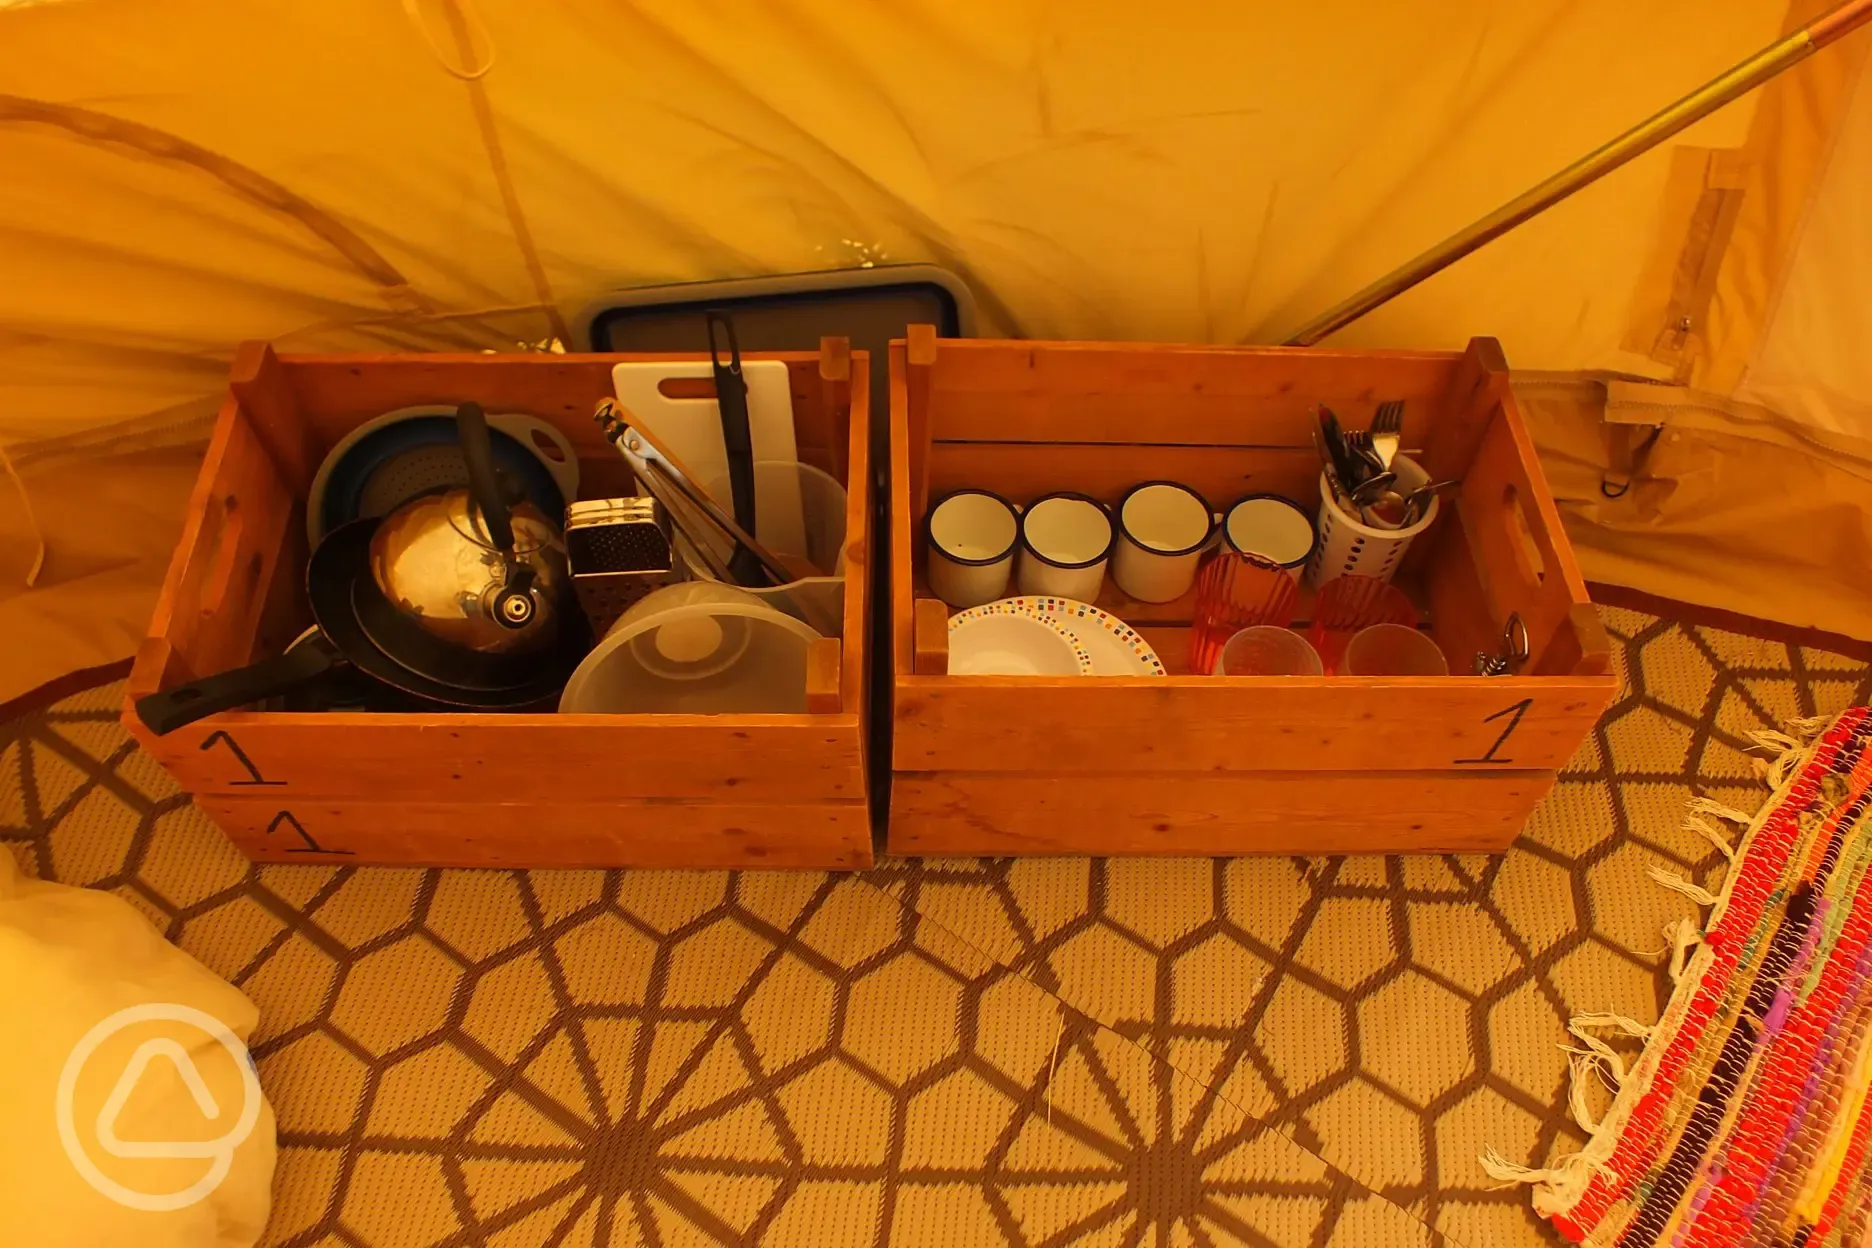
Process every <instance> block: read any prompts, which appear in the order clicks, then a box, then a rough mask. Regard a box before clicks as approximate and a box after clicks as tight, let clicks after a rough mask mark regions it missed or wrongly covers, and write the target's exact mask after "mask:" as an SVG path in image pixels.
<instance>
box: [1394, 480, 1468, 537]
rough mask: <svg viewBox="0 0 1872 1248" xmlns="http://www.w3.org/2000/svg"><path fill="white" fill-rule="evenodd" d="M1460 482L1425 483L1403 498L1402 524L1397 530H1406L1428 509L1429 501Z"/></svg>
mask: <svg viewBox="0 0 1872 1248" xmlns="http://www.w3.org/2000/svg"><path fill="white" fill-rule="evenodd" d="M1461 484H1462V482H1460V481H1427V482H1425V483H1424V484H1422V485H1420V486H1418V487H1417V488H1416V489H1414V490H1412V491H1411V492H1410V493H1409V494H1406V495H1405V496H1404V523H1403V524H1401V525H1399V526H1398V527H1399V528H1404V529H1408V528H1409V527H1410V526H1411V525H1413V524H1416V523H1417V521H1418V519H1419V518H1420V517H1422V515H1423V513H1424V512H1425V511H1427V510H1428V509H1429V507H1430V500H1431V499H1432V498H1434V497H1436V496H1437V495H1438V494H1441V493H1442V492H1443V491H1444V490H1450V489H1454V488H1456V487H1457V486H1459V485H1461Z"/></svg>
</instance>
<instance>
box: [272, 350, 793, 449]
mask: <svg viewBox="0 0 1872 1248" xmlns="http://www.w3.org/2000/svg"><path fill="white" fill-rule="evenodd" d="M279 358H280V363H281V364H282V365H283V366H284V368H285V372H286V377H287V380H288V382H289V383H290V384H291V387H292V391H293V393H294V394H295V395H296V396H297V398H298V401H299V410H300V411H301V412H302V413H303V414H304V416H305V419H306V422H307V424H308V425H309V426H310V427H311V429H312V432H313V434H314V436H315V438H316V439H318V440H320V441H321V442H322V443H323V444H324V445H327V446H329V445H332V444H334V443H336V442H337V441H338V440H339V439H340V438H342V437H343V436H344V435H345V434H347V433H349V432H350V431H351V430H352V429H354V428H356V427H357V426H358V424H360V423H361V422H363V421H365V420H368V419H369V418H371V417H373V416H378V415H381V414H382V413H384V412H388V411H394V410H395V409H397V408H400V407H416V406H420V405H425V404H446V403H457V402H460V401H461V400H463V399H474V400H475V401H476V402H478V403H480V404H481V405H482V406H483V407H484V408H486V409H487V410H488V411H490V412H503V411H512V412H525V413H527V414H528V415H532V416H537V417H539V418H540V419H542V420H545V421H548V422H550V423H551V424H553V425H554V426H556V427H557V428H558V429H559V431H560V432H561V433H563V434H565V435H566V437H567V438H568V439H569V440H570V441H571V443H572V445H573V446H574V447H575V448H576V449H577V450H578V452H579V455H580V458H581V459H583V458H585V457H586V456H590V457H592V458H596V459H602V458H604V457H606V456H611V457H614V458H615V456H616V452H615V451H613V450H612V449H611V447H610V445H609V444H608V443H607V442H605V440H604V438H603V435H601V434H600V433H599V431H598V427H597V426H596V425H595V424H593V423H592V418H591V414H592V409H593V408H595V407H596V406H597V405H598V401H599V400H600V399H603V398H610V397H613V392H612V388H611V369H612V367H613V366H614V365H617V364H621V363H628V362H630V361H632V360H706V359H708V355H707V354H706V353H676V354H661V353H660V354H648V355H642V354H618V355H545V354H540V353H535V352H519V353H513V354H497V355H403V354H395V355H283V356H281V357H279ZM744 358H745V359H748V360H781V361H783V362H785V364H786V365H787V369H788V373H789V382H790V383H791V387H792V390H793V392H794V394H795V396H796V400H797V398H798V396H801V395H807V394H817V393H818V392H819V377H818V371H819V353H818V352H816V351H751V352H749V353H748V354H747V355H746V356H745V357H744ZM816 427H817V426H816V425H815V424H814V423H813V422H812V421H810V420H809V422H808V425H807V431H808V432H809V433H810V432H813V431H815V430H816ZM796 433H797V423H796ZM802 442H803V443H804V444H806V445H811V446H817V447H818V448H819V452H820V454H821V455H825V454H827V453H829V450H830V448H829V447H826V446H825V445H824V444H822V443H814V442H812V440H811V439H810V438H807V439H802ZM802 457H804V451H802ZM816 466H824V465H816Z"/></svg>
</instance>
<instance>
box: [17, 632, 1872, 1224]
mask: <svg viewBox="0 0 1872 1248" xmlns="http://www.w3.org/2000/svg"><path fill="white" fill-rule="evenodd" d="M1601 615H1602V618H1604V620H1605V622H1606V625H1607V627H1608V629H1609V630H1610V631H1611V633H1612V636H1613V642H1614V657H1615V661H1616V662H1617V664H1618V666H1619V670H1620V673H1621V675H1622V676H1623V677H1624V683H1623V688H1622V689H1621V692H1620V695H1619V697H1618V699H1617V700H1616V701H1615V702H1614V703H1613V705H1612V707H1611V708H1610V709H1609V710H1608V711H1607V713H1606V715H1605V716H1604V717H1603V718H1602V719H1601V721H1600V723H1599V725H1598V726H1597V727H1596V728H1595V730H1594V732H1593V734H1592V736H1591V738H1590V739H1589V740H1588V741H1587V742H1586V744H1585V745H1584V746H1583V747H1582V748H1581V750H1580V752H1579V754H1578V756H1577V757H1576V758H1575V759H1574V760H1573V761H1572V762H1571V764H1570V765H1569V766H1568V768H1567V769H1566V771H1565V772H1564V774H1563V775H1562V777H1561V779H1560V783H1559V785H1558V786H1557V787H1556V789H1555V791H1554V792H1553V794H1552V795H1551V796H1550V797H1549V798H1548V799H1547V800H1546V801H1545V802H1544V803H1543V804H1542V806H1541V807H1540V808H1539V809H1538V810H1537V811H1536V813H1535V815H1534V817H1533V819H1532V820H1531V821H1530V823H1529V825H1528V827H1527V829H1526V831H1525V832H1524V834H1523V835H1522V837H1521V839H1520V840H1519V841H1518V842H1517V843H1516V845H1515V846H1514V847H1513V848H1512V849H1511V850H1510V851H1509V852H1508V853H1506V854H1504V855H1499V856H1493V857H1488V856H1470V855H1455V856H1441V857H1330V858H1328V857H1322V858H1241V859H1221V860H1211V859H1084V858H1077V859H995V860H941V859H927V860H901V859H897V860H885V861H883V862H881V863H880V864H879V865H878V866H877V867H876V868H874V869H873V870H871V871H868V872H863V873H859V874H855V875H827V874H823V873H816V872H753V871H743V872H702V871H698V872H676V871H661V872H653V871H530V872H529V871H510V872H494V871H461V870H439V871H424V870H398V869H387V868H352V867H321V866H314V867H297V866H294V867H285V866H255V865H253V864H250V863H248V862H247V861H246V860H245V859H243V858H242V857H240V855H239V854H237V853H236V852H235V851H234V850H233V849H232V848H231V847H230V846H229V845H228V844H227V842H226V841H225V840H224V839H223V838H222V837H221V836H220V834H219V833H218V832H216V831H215V829H214V828H213V827H212V825H210V824H209V823H208V821H207V820H206V819H205V818H204V817H203V816H202V815H201V814H200V812H198V811H197V810H196V809H195V808H194V807H193V806H192V805H191V804H190V802H189V801H188V799H187V797H186V796H185V795H183V794H181V793H179V792H178V791H177V790H176V788H175V787H174V785H173V784H172V783H171V782H170V780H169V778H168V776H167V774H166V773H165V772H163V771H162V769H161V768H160V767H158V766H157V765H156V764H155V763H154V762H153V761H152V760H150V759H149V758H148V757H147V756H145V755H144V754H142V753H141V752H140V751H138V750H137V749H136V747H135V746H134V744H133V743H131V742H130V740H129V739H128V737H127V736H126V735H125V734H124V733H123V731H122V729H121V728H120V727H119V726H118V725H117V722H116V720H117V714H118V710H119V707H120V705H121V698H122V687H121V685H109V686H101V687H99V688H96V689H92V690H87V691H85V692H83V693H80V694H78V695H75V696H73V697H71V698H67V699H66V700H64V701H62V702H60V703H58V704H56V705H54V706H53V707H51V708H48V709H46V710H42V711H37V712H33V713H30V714H27V715H24V716H22V717H20V718H18V719H16V720H13V721H11V722H8V723H5V724H0V844H5V845H6V846H7V847H8V848H9V849H10V850H11V851H12V852H13V853H14V855H15V857H16V859H17V860H18V861H19V863H20V865H21V867H22V868H23V869H24V871H25V872H26V873H27V874H29V875H36V876H39V877H42V878H47V879H57V880H61V881H64V882H67V883H73V884H79V885H84V886H88V887H93V888H98V889H103V890H106V891H110V892H114V893H116V894H117V895H119V896H121V897H123V898H125V899H126V900H127V901H129V902H130V904H132V905H133V906H135V907H137V909H138V910H139V911H141V912H142V913H143V914H144V915H145V916H146V917H147V918H148V919H149V921H150V922H151V923H152V924H154V925H156V926H157V928H158V929H159V930H161V931H162V932H163V933H164V934H165V935H167V936H168V937H169V938H170V939H172V940H174V941H175V942H176V943H177V944H178V945H179V946H181V947H182V948H183V949H185V950H187V951H188V952H189V953H191V954H192V955H194V956H195V957H196V958H197V959H199V960H200V961H201V962H203V963H204V964H205V965H207V966H208V967H210V968H211V969H212V970H214V971H215V972H216V973H218V974H220V975H222V976H223V977H225V978H226V979H228V980H229V981H230V982H232V983H234V984H236V985H238V986H239V987H240V988H241V989H242V990H243V991H244V992H246V993H247V995H248V996H249V997H251V998H252V999H253V1000H254V1001H255V1002H256V1004H257V1005H258V1006H259V1009H260V1024H259V1027H258V1029H257V1031H256V1032H255V1035H254V1038H253V1042H252V1050H253V1053H254V1056H255V1059H256V1062H257V1064H258V1067H259V1072H260V1078H261V1084H262V1086H263V1087H264V1089H265V1090H266V1092H267V1094H268V1098H269V1100H270V1101H271V1103H272V1105H273V1108H274V1110H275V1112H276V1114H277V1116H278V1120H279V1143H280V1164H279V1167H278V1170H277V1174H276V1178H275V1189H274V1210H273V1215H272V1220H271V1222H270V1224H269V1226H268V1229H267V1234H266V1237H265V1238H264V1239H263V1240H262V1243H264V1244H267V1245H270V1246H276V1248H312V1246H317V1248H422V1246H427V1245H486V1246H488V1248H549V1246H565V1248H572V1246H580V1248H583V1246H586V1245H594V1246H595V1245H616V1246H620V1248H621V1246H623V1245H637V1244H643V1245H678V1244H682V1245H688V1244H697V1245H712V1244H734V1245H739V1244H756V1243H758V1244H773V1245H786V1244H801V1245H815V1246H817V1245H825V1246H828V1248H840V1246H842V1245H853V1246H854V1248H872V1246H874V1245H876V1246H882V1245H897V1244H906V1245H925V1244H931V1245H934V1244H941V1245H977V1244H981V1245H989V1244H1012V1245H1020V1246H1023V1248H1028V1246H1039V1245H1048V1246H1054V1245H1057V1246H1059V1248H1065V1246H1067V1245H1074V1246H1079V1245H1111V1246H1113V1248H1118V1246H1123V1245H1136V1244H1153V1245H1155V1244H1160V1245H1166V1246H1167V1245H1171V1244H1176V1245H1198V1246H1208V1245H1233V1244H1254V1245H1274V1246H1278V1248H1290V1246H1291V1248H1303V1246H1304V1248H1323V1246H1326V1245H1337V1246H1342V1248H1343V1246H1361V1248H1362V1246H1365V1245H1370V1246H1372V1248H1378V1246H1380V1245H1385V1246H1389V1245H1410V1244H1425V1245H1430V1244H1444V1243H1447V1244H1454V1245H1459V1246H1461V1248H1485V1246H1486V1248H1493V1246H1494V1245H1546V1244H1553V1243H1556V1242H1558V1241H1557V1238H1556V1237H1555V1235H1554V1233H1553V1231H1552V1230H1551V1228H1549V1227H1548V1226H1547V1225H1546V1224H1545V1223H1544V1222H1542V1221H1540V1220H1539V1219H1538V1218H1536V1217H1535V1216H1534V1215H1533V1213H1532V1210H1531V1209H1530V1207H1529V1204H1528V1198H1527V1194H1526V1191H1525V1189H1521V1188H1502V1187H1501V1186H1500V1185H1498V1184H1496V1183H1494V1182H1493V1181H1492V1180H1490V1179H1489V1178H1488V1176H1487V1175H1485V1174H1484V1173H1483V1172H1482V1169H1481V1166H1480V1164H1479V1163H1478V1157H1479V1156H1480V1154H1481V1153H1482V1152H1483V1151H1484V1150H1485V1149H1494V1150H1495V1151H1496V1152H1497V1153H1499V1154H1501V1155H1502V1156H1503V1157H1504V1158H1506V1159H1507V1160H1509V1161H1511V1162H1514V1163H1517V1164H1524V1165H1528V1166H1533V1167H1543V1166H1545V1165H1547V1164H1548V1162H1549V1160H1550V1159H1553V1158H1557V1157H1559V1156H1562V1155H1564V1154H1566V1153H1570V1152H1574V1151H1577V1150H1578V1149H1579V1148H1580V1147H1581V1145H1582V1143H1583V1138H1582V1136H1581V1133H1580V1131H1579V1129H1578V1128H1577V1127H1576V1126H1574V1125H1573V1123H1572V1121H1571V1119H1570V1118H1569V1117H1568V1112H1567V1084H1566V1071H1567V1060H1566V1059H1567V1054H1566V1053H1565V1052H1564V1051H1563V1045H1565V1044H1566V1043H1568V1039H1569V1038H1568V1036H1567V1033H1566V1030H1565V1024H1566V1020H1567V1019H1568V1018H1569V1017H1570V1016H1571V1015H1573V1014H1575V1013H1581V1012H1588V1011H1609V1012H1613V1013H1617V1014H1622V1015H1628V1016H1630V1017H1633V1018H1636V1019H1639V1020H1641V1021H1645V1022H1649V1021H1652V1020H1654V1019H1656V1018H1657V1017H1658V1012H1659V1010H1660V1008H1661V1006H1662V1005H1663V1003H1664V1001H1665V1000H1666V998H1667V997H1668V992H1669V986H1670V981H1669V977H1668V975H1667V973H1666V966H1665V964H1666V962H1667V960H1668V958H1667V953H1666V944H1667V942H1666V940H1665V939H1664V937H1663V936H1662V935H1661V934H1660V933H1661V929H1662V928H1663V927H1664V926H1665V925H1666V924H1669V923H1672V922H1674V921H1676V920H1677V919H1679V918H1682V917H1686V916H1691V915H1692V914H1693V913H1694V909H1693V907H1692V905H1691V903H1690V902H1689V901H1688V900H1686V899H1685V898H1684V897H1682V896H1680V895H1678V894H1676V893H1672V892H1668V891H1666V890H1664V889H1662V888H1660V887H1658V886H1657V885H1656V884H1655V883H1654V882H1653V881H1652V880H1651V879H1650V878H1648V876H1647V875H1646V871H1647V868H1649V867H1652V866H1661V867H1664V868H1666V869H1670V870H1673V871H1676V872H1678V873H1680V874H1683V875H1685V876H1687V877H1689V878H1690V879H1692V880H1694V881H1696V882H1698V883H1699V884H1701V885H1703V886H1704V887H1707V888H1712V889H1713V888H1717V887H1719V886H1720V881H1721V878H1722V868H1723V866H1724V865H1725V863H1724V859H1723V858H1722V857H1721V856H1720V855H1719V854H1718V853H1717V851H1716V850H1715V849H1714V847H1713V846H1712V845H1711V844H1710V843H1709V842H1708V841H1706V840H1704V839H1702V838H1701V837H1699V836H1698V835H1697V834H1695V833H1694V832H1687V831H1685V830H1683V828H1682V826H1681V825H1682V823H1683V816H1684V812H1685V809H1686V807H1687V805H1688V802H1689V801H1690V799H1691V798H1693V797H1696V796H1709V797H1713V798H1715V799H1717V800H1719V801H1721V802H1723V803H1724V804H1725V805H1729V806H1735V807H1738V808H1739V809H1741V810H1744V811H1751V810H1754V809H1755V808H1756V807H1757V806H1759V805H1760V804H1761V802H1762V801H1763V800H1764V798H1765V797H1766V789H1765V788H1764V787H1762V785H1761V782H1760V780H1759V778H1758V774H1757V773H1758V763H1757V760H1759V759H1760V758H1761V755H1760V754H1759V752H1755V753H1751V751H1750V743H1749V740H1748V733H1749V732H1751V731H1753V730H1756V729H1760V728H1770V727H1776V726H1778V725H1779V724H1780V723H1781V722H1782V721H1784V720H1786V719H1789V718H1793V717H1804V716H1813V715H1830V714H1834V713H1837V712H1838V711H1840V710H1842V709H1844V708H1845V707H1847V706H1849V705H1853V704H1855V703H1863V702H1865V701H1866V700H1867V699H1868V698H1872V670H1868V668H1867V667H1866V665H1864V664H1862V663H1858V662H1855V661H1853V660H1851V659H1848V658H1845V657H1843V656H1840V655H1836V654H1831V653H1828V652H1826V651H1821V650H1815V649H1812V648H1807V647H1798V646H1788V645H1784V644H1782V643H1779V642H1773V641H1767V640H1763V639H1759V638H1753V637H1748V636H1744V635H1740V634H1734V633H1727V632H1723V631H1721V630H1717V629H1711V628H1706V627H1702V626H1689V625H1683V624H1679V623H1676V622H1673V621H1669V620H1660V619H1656V618H1654V617H1651V616H1649V615H1645V614H1642V613H1640V612H1635V611H1627V610H1619V609H1610V608H1602V609H1601ZM1604 1108H1605V1105H1604V1102H1603V1100H1602V1101H1600V1102H1599V1103H1597V1104H1595V1105H1594V1106H1593V1109H1594V1112H1595V1113H1598V1112H1603V1110H1604Z"/></svg>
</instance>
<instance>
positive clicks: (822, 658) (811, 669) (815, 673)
mask: <svg viewBox="0 0 1872 1248" xmlns="http://www.w3.org/2000/svg"><path fill="white" fill-rule="evenodd" d="M843 661H844V654H843V651H842V649H841V647H840V646H839V639H838V638H836V637H819V638H816V639H814V641H813V642H812V644H811V645H809V646H807V647H806V713H807V714H808V715H836V714H838V713H839V711H840V709H841V707H842V703H843V698H842V697H841V695H840V692H839V684H840V674H841V673H840V669H841V666H842V664H843Z"/></svg>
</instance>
